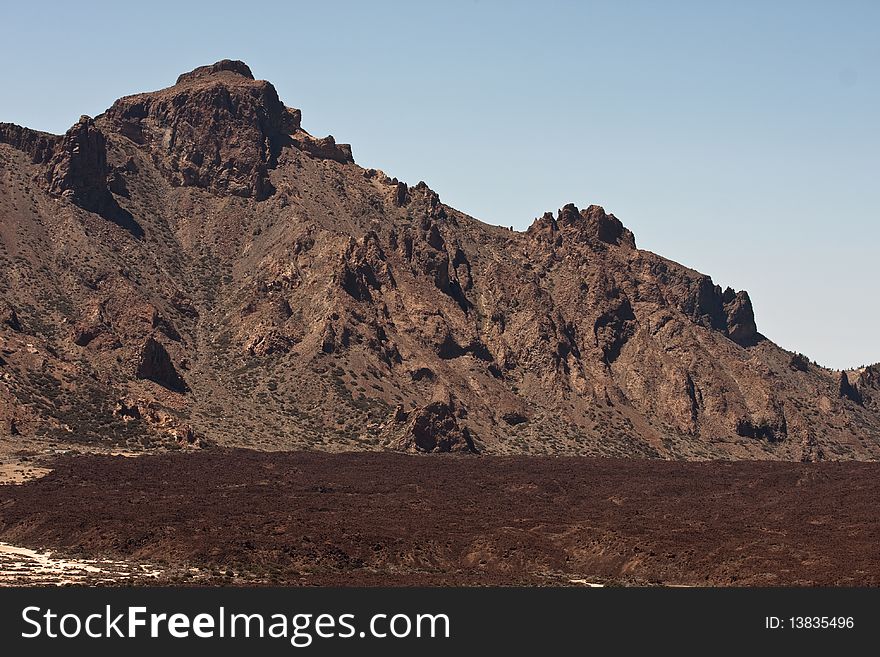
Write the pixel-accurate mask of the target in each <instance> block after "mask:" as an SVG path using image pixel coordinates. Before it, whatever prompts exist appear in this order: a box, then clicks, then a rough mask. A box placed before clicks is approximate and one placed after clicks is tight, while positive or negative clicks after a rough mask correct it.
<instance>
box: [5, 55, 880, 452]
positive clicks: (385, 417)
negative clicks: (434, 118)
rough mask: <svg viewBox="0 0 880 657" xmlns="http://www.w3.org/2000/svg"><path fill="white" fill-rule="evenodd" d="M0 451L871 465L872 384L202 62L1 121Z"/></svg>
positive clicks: (731, 297) (608, 233)
mask: <svg viewBox="0 0 880 657" xmlns="http://www.w3.org/2000/svg"><path fill="white" fill-rule="evenodd" d="M0 178H2V188H0V261H2V267H0V432H2V433H5V434H8V435H10V436H12V439H13V440H44V441H46V442H47V444H48V443H52V444H65V445H67V444H86V443H88V444H94V445H103V446H106V447H109V448H119V449H121V448H125V449H142V448H153V447H159V448H166V447H177V446H180V445H209V444H228V445H239V446H250V447H256V448H263V449H301V448H318V449H324V450H351V449H368V450H377V449H402V450H418V451H427V452H433V451H461V452H486V453H499V454H501V453H532V454H535V453H538V454H548V453H549V454H592V455H618V456H650V457H663V458H688V459H702V458H771V459H795V460H801V459H803V460H817V459H823V458H857V459H875V458H878V457H880V367H878V366H873V367H870V368H866V369H865V370H863V371H860V372H849V373H847V372H832V371H830V370H826V369H824V368H821V367H819V366H817V365H815V364H813V363H811V362H810V361H809V360H808V359H806V358H805V357H803V356H801V355H799V354H793V353H791V352H787V351H785V350H783V349H781V348H780V347H778V346H777V345H775V344H773V343H772V342H771V341H770V340H768V339H766V338H765V337H764V336H762V335H761V334H760V333H759V331H758V328H757V325H756V322H755V317H754V313H753V309H752V304H751V301H750V299H749V296H748V294H747V293H746V292H744V291H734V290H732V289H730V288H727V289H722V288H721V287H720V286H718V285H716V284H715V283H714V282H713V281H712V279H711V278H709V277H708V276H705V275H703V274H700V273H698V272H695V271H693V270H691V269H688V268H687V267H684V266H682V265H679V264H676V263H674V262H671V261H669V260H666V259H664V258H662V257H660V256H657V255H655V254H653V253H650V252H647V251H642V250H639V249H638V248H637V247H636V242H635V238H634V236H633V234H632V233H631V232H630V231H629V230H628V229H627V228H626V227H624V225H623V224H622V223H621V221H620V220H619V219H618V218H617V217H615V216H614V215H613V214H610V213H607V212H606V211H605V210H604V209H603V208H601V207H599V206H597V205H592V206H590V207H588V208H586V209H578V208H577V207H575V206H574V205H572V204H567V205H564V206H563V207H562V208H561V209H560V210H559V211H558V212H557V213H556V214H553V213H546V214H544V215H543V216H542V217H540V218H538V219H536V220H535V222H534V223H533V224H532V226H531V227H530V228H529V229H528V230H527V231H525V232H515V231H511V230H508V229H505V228H501V227H496V226H490V225H487V224H484V223H482V222H480V221H478V220H476V219H474V218H472V217H469V216H467V215H466V214H464V213H462V212H459V211H457V210H455V209H454V208H451V207H449V206H447V205H445V204H444V203H442V202H441V200H440V198H439V196H438V195H437V194H436V193H435V192H434V191H432V190H431V189H430V188H429V187H428V186H427V185H426V184H425V183H418V184H416V185H412V186H410V185H407V184H406V183H404V182H402V181H399V180H397V179H396V178H392V177H390V176H388V175H386V174H384V173H382V172H381V171H377V170H375V169H364V168H362V167H360V166H358V165H357V164H355V163H354V160H353V157H352V151H351V148H350V147H349V146H348V145H346V144H338V143H336V141H335V139H334V138H333V137H332V136H328V137H323V138H318V137H314V136H312V135H310V134H309V133H308V132H306V131H305V130H304V129H303V128H302V126H301V113H300V111H299V110H298V109H293V108H290V107H286V106H285V105H284V104H283V103H282V102H281V101H280V99H279V98H278V94H277V92H276V90H275V88H274V87H273V86H272V85H271V84H270V83H268V82H266V81H262V80H255V79H254V76H253V75H252V74H251V70H250V68H249V67H248V66H247V65H246V64H244V63H243V62H237V61H230V60H223V61H221V62H217V63H216V64H214V65H211V66H203V67H199V68H197V69H195V70H193V71H191V72H189V73H184V74H183V75H181V76H180V77H179V78H178V79H177V82H176V83H175V84H174V85H173V86H171V87H168V88H166V89H162V90H160V91H155V92H150V93H143V94H137V95H134V96H128V97H125V98H121V99H120V100H118V101H116V102H115V103H114V104H113V106H112V107H110V108H109V109H108V110H107V111H106V112H105V113H104V114H102V115H100V116H98V117H95V118H94V119H91V118H89V117H82V119H80V121H78V122H77V123H76V124H75V125H74V126H73V127H72V128H71V129H70V130H69V131H68V132H67V133H66V134H65V135H50V134H47V133H42V132H37V131H34V130H30V129H27V128H22V127H19V126H16V125H11V124H0Z"/></svg>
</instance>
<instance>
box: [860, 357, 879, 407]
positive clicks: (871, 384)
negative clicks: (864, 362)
mask: <svg viewBox="0 0 880 657" xmlns="http://www.w3.org/2000/svg"><path fill="white" fill-rule="evenodd" d="M856 390H857V391H858V393H859V397H860V398H861V399H862V401H863V402H864V403H865V404H866V405H870V406H871V407H872V408H878V407H880V363H877V364H875V365H869V366H868V367H866V368H865V369H864V370H862V372H861V374H859V378H858V379H856Z"/></svg>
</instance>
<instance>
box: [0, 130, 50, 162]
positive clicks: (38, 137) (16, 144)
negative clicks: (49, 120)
mask: <svg viewBox="0 0 880 657" xmlns="http://www.w3.org/2000/svg"><path fill="white" fill-rule="evenodd" d="M61 140H62V138H61V137H59V136H58V135H51V134H49V133H47V132H40V131H38V130H31V129H30V128H23V127H21V126H19V125H15V124H14V123H0V144H9V145H10V146H12V147H13V148H15V149H17V150H20V151H22V152H24V153H27V154H28V155H29V156H30V158H31V162H32V163H33V164H47V163H48V162H49V160H51V159H52V156H53V155H55V152H56V149H57V148H58V146H59V145H60V144H61Z"/></svg>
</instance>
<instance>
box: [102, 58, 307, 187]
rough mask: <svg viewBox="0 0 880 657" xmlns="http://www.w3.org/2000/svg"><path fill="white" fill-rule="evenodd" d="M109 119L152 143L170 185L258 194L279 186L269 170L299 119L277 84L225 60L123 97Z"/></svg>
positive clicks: (132, 136)
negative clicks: (173, 82) (165, 84)
mask: <svg viewBox="0 0 880 657" xmlns="http://www.w3.org/2000/svg"><path fill="white" fill-rule="evenodd" d="M104 118H105V119H106V120H107V121H108V122H109V123H110V124H111V125H113V127H114V129H116V130H117V131H119V132H120V133H121V134H123V135H125V136H126V137H128V138H129V139H131V140H132V141H134V142H135V143H138V144H141V145H143V146H145V147H147V148H149V150H150V153H151V155H152V158H153V161H154V162H155V163H156V165H157V166H158V167H159V169H160V170H161V171H162V172H163V174H164V175H165V176H166V177H167V178H168V179H169V181H170V182H171V183H172V184H173V185H177V186H183V187H199V188H202V189H206V190H209V191H211V192H213V193H216V194H232V195H235V196H243V197H248V198H255V199H257V200H263V199H266V198H268V197H269V196H271V195H272V194H273V193H274V191H275V190H274V188H273V187H272V184H271V182H270V181H269V176H268V170H269V169H271V168H274V167H275V166H276V164H277V158H278V155H279V153H280V151H281V147H282V146H283V145H284V144H285V143H289V141H290V134H292V133H293V132H295V131H297V130H298V129H299V122H300V114H299V111H298V110H293V109H290V108H287V107H285V106H284V105H283V104H282V103H281V101H280V100H279V99H278V93H277V92H276V91H275V87H273V86H272V85H271V84H270V83H268V82H265V81H257V80H254V79H253V75H251V74H250V69H249V68H247V66H246V65H245V64H244V63H242V62H232V61H228V60H224V61H222V62H218V63H217V64H214V65H212V66H205V67H200V68H198V69H195V70H194V71H191V72H190V73H185V74H183V75H181V76H180V77H179V78H178V81H177V84H176V85H175V86H173V87H170V88H168V89H165V90H163V91H160V92H155V93H151V94H140V95H137V96H129V97H127V98H122V99H120V100H118V101H116V103H114V104H113V106H112V107H111V108H110V109H109V110H108V111H107V113H106V115H105V117H104Z"/></svg>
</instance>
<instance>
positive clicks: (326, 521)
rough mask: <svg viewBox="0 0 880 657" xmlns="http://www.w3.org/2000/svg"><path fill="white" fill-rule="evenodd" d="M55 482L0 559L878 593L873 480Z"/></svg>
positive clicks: (196, 475) (401, 460)
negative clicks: (14, 549)
mask: <svg viewBox="0 0 880 657" xmlns="http://www.w3.org/2000/svg"><path fill="white" fill-rule="evenodd" d="M51 465H52V467H53V471H52V472H51V473H49V474H48V475H46V476H44V477H43V478H41V479H37V480H33V481H30V482H27V483H25V484H22V485H15V486H11V485H7V486H2V487H0V541H3V542H6V543H8V544H11V545H15V546H27V547H33V548H39V549H41V550H47V549H52V550H56V551H58V554H62V555H64V556H65V558H70V559H113V560H124V561H126V562H128V563H131V564H134V565H137V564H150V568H151V569H153V568H155V569H158V570H161V571H162V576H161V577H160V578H159V580H158V581H160V582H161V583H168V582H178V583H179V582H186V581H193V582H194V583H198V582H215V583H216V582H228V583H235V584H251V583H258V584H259V583H284V584H297V585H298V584H302V585H328V584H329V585H384V584H387V585H422V584H424V585H444V584H455V585H515V584H525V585H559V584H570V583H571V580H584V581H586V582H590V583H594V582H601V583H606V584H623V585H626V584H666V585H789V584H794V585H816V584H821V585H848V586H851V585H877V584H880V556H878V552H877V550H876V545H877V544H878V540H880V517H878V515H877V513H876V499H877V496H878V493H880V464H872V463H854V462H841V463H815V464H801V463H778V462H709V463H685V462H668V461H656V460H616V459H592V458H545V457H436V456H434V457H419V456H407V455H401V454H391V453H351V454H326V453H308V452H290V453H261V452H254V451H247V450H210V451H206V452H200V453H174V454H166V455H155V456H144V457H140V458H136V459H134V458H124V457H121V456H117V457H113V456H99V455H78V456H72V455H69V456H60V457H57V458H56V459H55V460H54V462H52V464H51ZM193 569H194V570H193ZM193 573H195V574H193ZM154 581H155V580H154Z"/></svg>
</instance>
